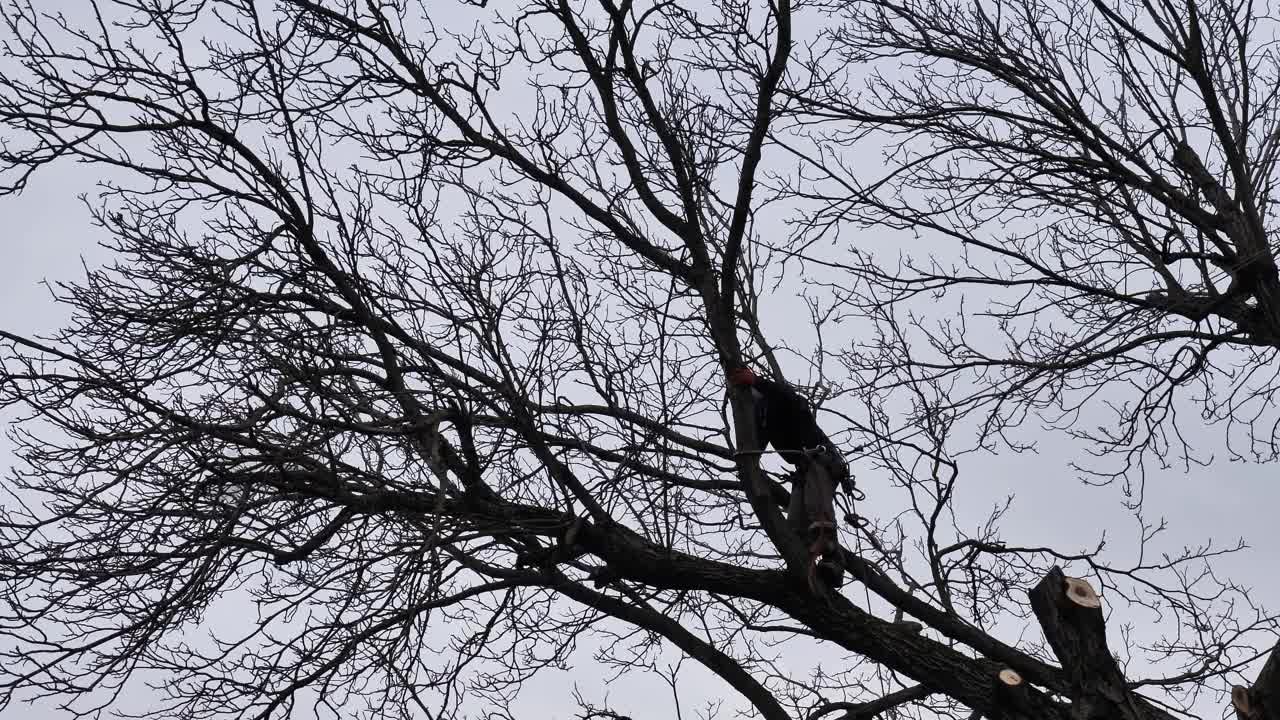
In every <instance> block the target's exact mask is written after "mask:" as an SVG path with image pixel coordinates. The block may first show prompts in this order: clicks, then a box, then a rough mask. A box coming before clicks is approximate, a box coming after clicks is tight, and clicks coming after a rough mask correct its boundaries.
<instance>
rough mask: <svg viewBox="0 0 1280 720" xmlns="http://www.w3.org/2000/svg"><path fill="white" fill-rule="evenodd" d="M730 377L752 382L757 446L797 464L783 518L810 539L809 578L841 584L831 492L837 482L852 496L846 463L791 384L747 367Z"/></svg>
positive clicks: (747, 384) (731, 380) (737, 383)
mask: <svg viewBox="0 0 1280 720" xmlns="http://www.w3.org/2000/svg"><path fill="white" fill-rule="evenodd" d="M728 377H729V384H731V385H735V386H739V387H742V386H745V387H749V388H751V395H752V397H753V399H754V400H755V411H756V438H757V439H758V441H759V443H760V448H761V450H763V449H764V448H765V447H766V446H769V445H772V446H773V449H774V450H775V451H776V452H777V453H778V454H779V455H781V456H782V459H784V460H786V461H787V462H789V463H791V464H792V465H794V466H795V470H794V471H793V472H792V473H791V504H790V507H788V508H787V523H788V524H789V525H790V526H791V527H792V529H793V530H794V531H795V532H796V533H798V534H799V535H800V536H801V537H804V538H805V539H806V542H807V543H808V545H809V579H810V582H811V583H812V582H813V581H814V579H815V577H821V578H822V579H823V580H824V581H826V583H827V585H829V586H830V587H832V588H838V587H840V586H841V585H843V584H844V565H843V563H842V562H841V561H840V558H841V553H840V545H839V542H838V540H837V537H836V514H835V494H836V488H837V486H840V487H843V488H844V489H845V492H846V493H848V494H849V495H850V497H852V495H853V493H854V488H853V480H852V478H851V476H850V474H849V466H848V465H847V464H846V463H845V461H844V458H843V457H842V456H841V455H840V452H839V450H837V449H836V447H835V445H834V444H832V442H831V439H830V438H828V437H827V434H826V433H824V432H823V431H822V428H820V427H818V421H817V418H815V417H814V414H813V410H812V409H811V408H810V407H809V403H808V401H807V400H805V398H804V397H803V396H801V395H800V394H799V393H797V392H796V391H795V390H794V389H793V388H792V387H791V386H789V385H787V384H786V383H780V382H774V381H772V380H767V379H765V378H762V377H760V376H758V375H756V374H755V372H753V371H752V370H751V368H747V367H740V368H737V369H735V370H732V371H730V372H729V376H728Z"/></svg>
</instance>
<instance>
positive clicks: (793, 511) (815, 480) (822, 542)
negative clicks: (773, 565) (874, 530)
mask: <svg viewBox="0 0 1280 720" xmlns="http://www.w3.org/2000/svg"><path fill="white" fill-rule="evenodd" d="M848 472H849V469H848V466H846V465H845V463H844V459H843V458H841V457H839V456H838V455H836V454H834V453H832V452H830V451H820V452H813V453H807V454H806V456H805V459H804V461H803V462H801V463H800V465H799V466H798V467H797V468H796V470H795V472H793V473H792V474H791V504H790V506H789V507H788V508H787V524H788V525H790V526H791V529H792V530H793V531H794V532H795V533H796V534H798V535H799V536H800V537H802V538H805V542H806V543H808V544H809V547H810V552H811V553H815V554H819V555H826V554H828V553H831V552H833V551H835V550H836V548H837V547H838V546H837V544H836V508H835V497H836V489H837V488H838V487H839V486H840V485H841V484H842V483H843V482H844V479H845V478H846V477H847V476H848Z"/></svg>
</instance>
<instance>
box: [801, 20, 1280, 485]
mask: <svg viewBox="0 0 1280 720" xmlns="http://www.w3.org/2000/svg"><path fill="white" fill-rule="evenodd" d="M1263 5H1265V4H1262V5H1260V4H1258V3H1254V2H1251V1H1249V0H1242V1H1240V2H1218V1H1216V0H1212V1H1209V2H1200V1H1198V0H1188V1H1187V2H1130V1H1128V0H1119V1H1114V2H1113V1H1110V0H1107V1H1104V0H1096V1H1095V0H1065V1H1063V2H1058V1H1057V0H1052V1H1045V2H1042V1H1040V0H995V1H994V2H984V3H978V4H971V3H963V2H961V3H943V4H939V3H935V2H923V1H921V2H916V1H914V0H908V1H907V2H875V1H871V2H852V3H832V4H831V8H830V10H831V13H832V14H833V15H834V16H835V18H834V22H833V23H832V28H831V29H830V30H829V31H828V32H827V33H826V39H827V44H826V45H825V46H824V48H825V50H824V52H823V53H821V54H818V55H817V56H815V59H813V60H811V61H810V62H809V63H808V69H809V71H810V72H809V73H808V74H809V76H810V81H809V82H807V83H805V84H804V86H803V87H800V88H798V95H800V96H802V101H803V107H804V111H803V112H802V113H800V115H799V117H801V118H803V122H802V123H801V125H802V126H803V127H805V128H806V131H807V132H806V133H805V136H806V141H805V142H795V143H793V144H792V149H793V151H794V152H795V153H797V154H799V155H800V156H801V157H803V158H804V161H805V163H804V164H805V166H806V171H805V173H804V176H805V177H804V180H803V182H802V183H800V185H801V186H803V187H804V188H805V191H806V195H807V197H809V198H810V199H811V200H813V201H814V202H815V203H816V206H817V207H816V209H815V210H814V211H813V213H812V214H811V216H809V217H807V218H805V219H806V220H807V222H806V223H802V224H801V226H800V228H799V232H798V233H797V237H796V239H795V241H794V242H791V243H789V244H788V243H779V244H778V246H779V248H780V249H785V250H787V251H789V252H799V253H801V254H802V255H806V254H807V255H810V256H812V253H809V252H808V251H807V250H805V249H804V248H806V247H808V246H809V245H811V244H812V243H814V242H815V240H816V239H817V238H818V237H821V236H823V235H828V234H831V233H833V232H836V231H838V230H839V229H840V228H842V227H843V228H846V230H847V228H849V227H851V226H853V225H855V224H856V223H858V222H865V223H871V224H874V225H877V226H880V227H886V226H891V227H897V228H901V229H904V230H907V229H909V230H912V231H914V232H916V233H921V232H922V233H925V234H927V235H928V236H929V237H931V238H934V239H939V238H944V239H950V240H952V241H954V243H955V244H953V245H952V244H949V246H950V249H948V250H947V251H943V252H937V253H933V252H930V251H928V250H921V251H912V252H911V255H910V257H906V258H904V259H903V261H902V263H901V264H899V263H898V262H897V258H895V257H893V256H892V255H890V254H886V253H880V254H878V255H877V254H874V253H871V254H864V255H863V256H862V258H863V259H862V260H858V259H856V258H855V259H854V260H853V261H852V262H851V261H849V260H848V259H847V258H837V259H836V260H835V262H837V263H838V264H841V265H842V266H843V267H844V269H845V270H846V271H847V272H848V273H850V275H851V276H856V277H858V278H861V284H860V285H859V286H858V288H857V290H855V291H854V292H852V293H851V294H850V296H848V297H846V298H844V299H843V302H845V303H847V304H848V305H850V306H852V307H857V308H862V309H864V310H865V311H866V312H870V313H872V314H875V315H877V316H878V317H879V321H880V322H881V323H882V324H883V325H884V326H885V328H886V331H885V332H884V335H885V337H886V338H888V341H887V342H884V343H868V345H867V347H866V348H865V349H864V351H863V352H861V353H857V354H854V355H851V356H850V358H849V360H850V363H851V365H852V366H854V367H857V368H859V369H860V370H862V371H869V372H871V373H875V372H877V371H882V372H883V374H881V375H879V377H878V378H876V379H875V380H873V381H872V382H874V383H876V384H881V385H888V384H891V383H893V382H896V381H897V380H898V379H901V378H902V377H903V376H904V371H903V368H911V369H910V370H906V371H905V372H906V374H907V375H910V376H912V377H914V378H916V379H919V378H923V377H928V378H932V379H935V380H938V381H941V382H947V383H956V384H957V386H959V387H961V388H967V392H957V393H956V395H955V397H954V398H953V403H954V405H955V407H956V409H957V410H968V409H972V408H973V407H975V406H982V407H984V408H986V409H987V416H986V419H987V424H986V426H985V432H986V433H987V437H993V436H995V435H997V434H999V433H1002V432H1003V431H1005V430H1007V429H1008V428H1010V427H1011V426H1013V425H1017V424H1019V423H1021V422H1022V421H1023V420H1024V419H1025V418H1026V417H1027V415H1026V412H1027V411H1028V410H1034V411H1037V413H1038V415H1039V417H1041V418H1043V419H1045V420H1046V421H1047V422H1048V423H1049V424H1050V425H1051V426H1053V427H1056V428H1060V429H1063V430H1066V431H1068V432H1071V433H1073V434H1076V435H1078V436H1081V437H1084V438H1086V439H1088V440H1089V441H1091V442H1094V443H1096V445H1095V449H1096V452H1097V453H1098V454H1099V455H1101V456H1103V457H1104V458H1105V459H1106V461H1105V462H1094V463H1085V465H1086V466H1087V467H1086V470H1088V471H1090V472H1091V473H1095V474H1097V475H1100V476H1102V477H1104V478H1114V477H1120V476H1124V477H1127V478H1133V477H1134V476H1135V474H1140V473H1141V471H1142V468H1143V465H1144V463H1145V462H1147V461H1150V460H1152V459H1155V460H1157V461H1159V462H1164V459H1165V458H1168V459H1170V460H1174V459H1178V458H1181V459H1183V460H1186V461H1203V460H1204V459H1205V458H1207V457H1208V455H1209V453H1208V452H1207V451H1206V450H1205V449H1204V448H1196V447H1193V446H1192V444H1191V443H1189V442H1187V441H1186V440H1185V438H1184V434H1183V432H1182V428H1183V427H1184V426H1185V422H1191V423H1193V424H1195V425H1199V424H1202V423H1205V422H1208V423H1219V424H1222V425H1224V426H1226V431H1227V432H1226V435H1227V438H1228V442H1229V444H1230V446H1231V449H1230V453H1231V454H1233V455H1234V456H1236V457H1240V458H1249V459H1257V460H1267V461H1270V460H1274V459H1275V458H1276V457H1277V447H1278V445H1277V435H1276V428H1277V425H1276V420H1277V416H1276V413H1275V407H1274V400H1273V397H1274V394H1275V389H1276V387H1277V386H1276V375H1275V367H1276V364H1275V352H1276V347H1277V346H1278V344H1280V334H1277V329H1280V324H1278V323H1280V305H1277V303H1278V302H1280V300H1277V290H1278V289H1280V275H1277V269H1276V268H1277V265H1276V252H1275V238H1274V236H1275V228H1274V223H1275V218H1274V213H1273V211H1272V210H1273V206H1272V203H1273V201H1274V192H1275V191H1274V183H1275V181H1276V167H1277V165H1276V163H1277V148H1278V147H1280V146H1278V145H1277V143H1280V104H1278V103H1277V97H1276V93H1277V89H1278V88H1280V65H1278V64H1277V58H1276V55H1275V47H1274V35H1275V32H1276V28H1277V22H1276V19H1275V18H1274V17H1272V16H1271V15H1270V14H1269V11H1268V9H1267V8H1266V7H1264V6H1263ZM848 58H855V59H856V60H857V62H844V63H833V62H832V61H833V60H844V59H848ZM860 144H869V145H872V146H874V147H876V148H884V149H885V150H884V152H885V153H886V155H887V160H888V161H887V162H885V163H884V167H885V168H887V171H885V172H880V173H872V172H869V171H867V170H866V168H865V167H862V166H857V167H854V169H853V170H852V171H851V170H850V169H849V166H848V165H847V164H842V163H840V162H839V158H840V157H841V156H842V155H848V153H849V152H850V151H851V148H853V147H856V146H859V145H860ZM832 158H835V160H834V161H833V160H832ZM939 297H943V298H946V301H945V302H944V303H936V300H937V298H939ZM924 298H930V301H931V302H935V307H937V306H944V307H947V306H949V307H955V306H956V304H957V303H964V304H965V307H966V309H967V310H968V311H969V312H968V313H967V315H966V317H965V318H964V319H963V320H957V319H956V318H955V317H954V315H944V316H943V317H941V318H940V317H939V315H938V314H936V313H931V312H929V310H927V309H922V305H921V303H920V302H919V301H920V300H922V299H924ZM890 328H891V329H890ZM1093 408H1097V409H1099V410H1100V409H1104V408H1109V410H1110V411H1111V412H1113V413H1114V417H1115V420H1116V422H1115V423H1110V422H1108V423H1104V424H1102V425H1101V426H1098V427H1095V426H1086V425H1085V424H1083V423H1080V422H1079V420H1080V418H1081V416H1082V413H1083V414H1084V415H1085V416H1086V417H1088V416H1096V411H1095V410H1093ZM1179 410H1182V411H1183V416H1185V417H1190V418H1192V419H1191V420H1189V421H1184V424H1180V423H1179V417H1180V416H1179ZM1013 442H1014V443H1015V444H1017V443H1018V442H1025V438H1023V439H1022V440H1021V441H1019V440H1016V439H1015V440H1014V441H1013ZM1115 458H1121V461H1120V462H1118V463H1117V462H1114V459H1115Z"/></svg>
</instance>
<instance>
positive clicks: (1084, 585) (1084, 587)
mask: <svg viewBox="0 0 1280 720" xmlns="http://www.w3.org/2000/svg"><path fill="white" fill-rule="evenodd" d="M1066 593H1067V599H1068V600H1070V601H1071V602H1073V603H1075V604H1076V605H1079V606H1080V607H1086V608H1100V607H1102V598H1101V597H1099V596H1098V593H1097V592H1096V591H1095V590H1094V589H1093V586H1092V585H1090V584H1089V581H1088V580H1083V579H1081V578H1073V577H1069V578H1066Z"/></svg>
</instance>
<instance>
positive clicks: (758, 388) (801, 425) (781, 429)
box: [751, 378, 838, 465]
mask: <svg viewBox="0 0 1280 720" xmlns="http://www.w3.org/2000/svg"><path fill="white" fill-rule="evenodd" d="M751 388H752V390H753V391H754V393H753V395H754V396H755V401H756V428H757V430H758V432H759V435H760V437H759V440H760V446H761V447H762V448H763V447H766V446H769V445H772V446H773V449H774V450H776V451H777V452H778V454H779V455H781V456H782V458H783V459H784V460H786V461H787V462H789V463H791V464H792V465H799V464H800V460H801V457H800V454H799V451H800V450H804V449H813V448H816V447H819V446H824V447H826V448H827V449H828V450H829V451H831V452H833V453H836V454H837V455H838V451H837V450H836V448H835V446H833V445H832V444H831V439H830V438H828V437H827V434H826V433H824V432H822V428H819V427H818V420H817V418H815V417H814V415H813V409H812V408H810V407H809V402H808V401H807V400H805V398H804V397H803V396H801V395H800V393H797V392H796V391H795V390H794V389H792V388H791V386H789V385H787V384H785V383H777V382H773V381H772V380H766V379H764V378H756V381H755V383H753V384H752V386H751Z"/></svg>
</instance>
